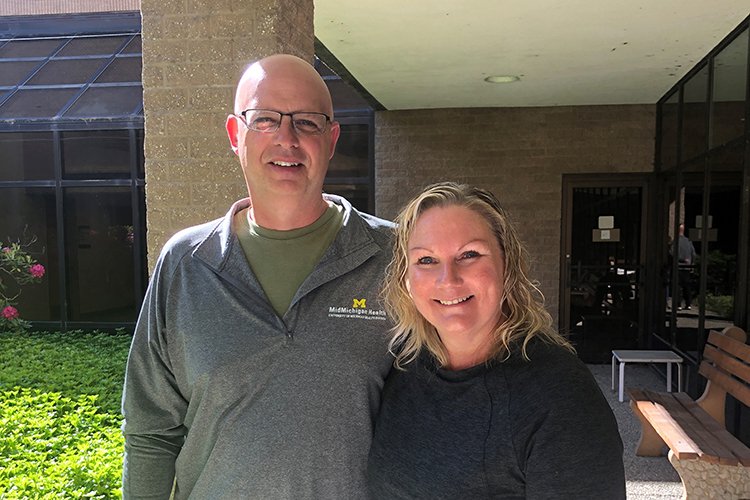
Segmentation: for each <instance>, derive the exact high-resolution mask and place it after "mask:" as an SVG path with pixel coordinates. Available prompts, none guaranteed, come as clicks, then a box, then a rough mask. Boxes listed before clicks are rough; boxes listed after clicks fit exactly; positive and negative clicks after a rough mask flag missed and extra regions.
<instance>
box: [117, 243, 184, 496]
mask: <svg viewBox="0 0 750 500" xmlns="http://www.w3.org/2000/svg"><path fill="white" fill-rule="evenodd" d="M165 254H166V252H164V253H162V256H161V257H160V258H159V262H158V263H157V265H156V269H155V271H154V274H153V277H152V280H151V283H150V284H149V287H148V290H147V292H146V297H145V299H144V303H143V307H142V309H141V313H140V316H139V318H138V322H137V324H136V329H135V334H134V336H133V342H132V344H131V347H130V354H129V356H128V363H127V368H126V371H125V385H124V388H123V399H122V413H123V416H124V417H125V419H124V423H123V426H122V429H123V435H124V437H125V457H124V466H123V476H122V483H123V484H122V493H123V499H124V500H131V499H147V498H148V499H151V498H153V499H157V498H158V499H166V498H169V496H170V492H171V491H172V485H173V482H174V470H175V460H176V458H177V455H178V454H179V452H180V449H181V447H182V444H183V442H184V438H185V425H184V419H185V413H186V410H187V401H186V399H185V398H184V397H183V395H182V394H181V392H180V391H179V389H178V386H177V382H176V380H175V377H174V372H173V367H172V360H171V359H170V356H169V344H168V331H167V325H166V321H165V314H164V307H165V302H166V300H167V297H168V292H169V290H168V288H169V287H168V280H167V277H166V276H165V274H167V272H166V266H165V264H164V256H165Z"/></svg>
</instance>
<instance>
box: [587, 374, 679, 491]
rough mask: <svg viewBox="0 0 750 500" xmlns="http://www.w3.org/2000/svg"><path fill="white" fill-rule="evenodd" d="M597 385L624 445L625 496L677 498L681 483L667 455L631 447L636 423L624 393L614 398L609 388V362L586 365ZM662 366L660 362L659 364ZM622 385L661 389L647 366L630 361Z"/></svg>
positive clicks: (637, 435) (637, 432)
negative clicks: (651, 454) (653, 454)
mask: <svg viewBox="0 0 750 500" xmlns="http://www.w3.org/2000/svg"><path fill="white" fill-rule="evenodd" d="M588 366H589V369H590V370H591V372H592V373H593V374H594V377H595V378H596V380H597V382H598V383H599V386H600V387H601V389H602V392H603V393H604V396H605V397H606V398H607V401H608V402H609V405H610V406H611V407H612V411H613V412H614V414H615V418H616V419H617V424H618V425H619V428H620V436H621V437H622V443H623V445H624V447H625V454H624V457H623V458H624V462H625V479H626V480H627V494H628V499H633V500H647V499H649V500H650V499H655V500H661V499H675V500H677V499H680V498H682V483H681V482H680V477H679V476H678V475H677V472H675V470H674V468H673V467H672V465H671V464H670V463H669V461H668V460H667V457H666V456H664V457H637V456H636V455H635V447H636V445H637V444H638V439H639V438H640V435H641V434H640V433H641V431H640V423H639V422H638V419H637V418H636V417H635V415H633V411H632V410H631V408H630V403H629V402H628V398H627V395H626V396H625V401H624V402H622V403H620V402H619V401H617V394H616V393H615V391H612V388H611V387H612V386H611V377H612V369H611V366H610V365H608V364H607V365H588ZM659 367H660V368H663V365H659ZM625 385H626V388H628V387H642V388H646V389H653V390H656V391H663V390H664V378H663V376H662V377H661V378H660V377H659V374H658V373H657V372H656V371H655V370H654V369H653V368H651V367H650V366H648V365H639V364H632V365H628V367H627V376H626V378H625Z"/></svg>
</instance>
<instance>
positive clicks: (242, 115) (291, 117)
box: [234, 108, 333, 135]
mask: <svg viewBox="0 0 750 500" xmlns="http://www.w3.org/2000/svg"><path fill="white" fill-rule="evenodd" d="M249 111H270V112H271V113H278V114H279V115H280V118H279V124H278V126H277V127H276V128H275V129H273V130H257V129H254V128H252V127H251V126H250V125H249V124H248V123H247V116H246V114H247V113H248V112H249ZM294 115H320V116H323V117H324V118H325V119H326V124H325V127H324V128H323V129H322V130H321V131H320V132H312V133H310V132H302V131H300V130H298V129H297V126H296V125H295V124H294ZM234 116H236V117H237V118H239V119H240V121H241V122H242V123H243V124H244V125H245V128H247V129H248V130H252V131H253V132H258V133H260V134H273V133H275V132H277V131H278V130H279V129H280V128H281V122H282V121H283V120H284V117H285V116H288V117H289V120H290V121H291V124H292V129H294V131H295V132H296V133H298V134H302V135H322V134H324V133H325V131H326V130H327V129H328V128H329V126H330V124H332V123H333V119H332V118H331V117H330V116H328V115H327V114H326V113H321V112H319V111H294V112H292V113H282V112H281V111H276V110H275V109H266V108H248V109H246V110H244V111H240V113H239V114H235V115H234Z"/></svg>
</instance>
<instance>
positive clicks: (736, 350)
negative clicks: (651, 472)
mask: <svg viewBox="0 0 750 500" xmlns="http://www.w3.org/2000/svg"><path fill="white" fill-rule="evenodd" d="M746 340H747V334H746V333H745V332H744V330H742V329H741V328H738V327H736V326H730V327H727V328H725V329H724V330H723V331H722V332H721V333H719V332H715V331H712V332H710V334H709V337H708V342H707V343H706V347H705V349H704V351H703V361H702V362H701V365H700V369H699V373H700V374H701V375H703V376H704V377H706V379H708V383H707V385H706V390H705V391H704V392H703V395H702V396H701V397H700V398H699V399H698V400H697V401H693V399H692V398H690V396H688V395H687V394H685V393H682V392H680V393H666V392H653V391H647V390H639V389H630V390H628V395H629V396H630V406H631V407H632V408H633V411H634V412H635V414H636V416H637V417H638V418H639V419H640V421H641V440H640V442H639V443H638V448H637V450H636V455H639V456H659V455H662V454H663V452H664V449H665V446H667V447H669V453H668V456H669V461H670V463H671V464H672V465H673V466H674V468H675V469H676V470H677V473H678V474H679V475H680V479H681V480H682V485H683V486H684V488H685V491H684V498H750V448H748V447H747V446H745V445H744V444H743V443H742V442H741V441H739V440H738V439H737V438H736V437H734V436H733V435H732V434H730V433H729V432H728V431H727V430H726V424H725V421H724V413H725V405H726V396H727V394H731V395H732V396H734V398H736V399H737V400H738V401H740V402H741V403H743V404H744V405H747V406H750V346H748V345H746V344H745V342H746Z"/></svg>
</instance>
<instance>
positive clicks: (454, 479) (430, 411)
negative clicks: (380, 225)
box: [368, 183, 625, 499]
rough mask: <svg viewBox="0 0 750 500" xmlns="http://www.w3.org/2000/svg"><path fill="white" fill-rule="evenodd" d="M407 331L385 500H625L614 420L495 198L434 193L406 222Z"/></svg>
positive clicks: (387, 394)
mask: <svg viewBox="0 0 750 500" xmlns="http://www.w3.org/2000/svg"><path fill="white" fill-rule="evenodd" d="M397 222H398V229H397V230H396V231H397V233H396V242H395V249H394V256H393V260H392V261H391V263H390V265H389V267H388V271H387V278H386V285H385V290H384V294H385V300H386V304H387V308H388V309H389V313H390V314H391V315H392V316H393V317H394V318H395V321H396V326H395V328H394V335H393V338H392V340H391V350H392V352H394V354H395V356H396V360H395V363H394V364H395V366H396V369H394V370H392V371H391V374H390V375H389V377H388V380H387V381H386V384H385V387H384V390H383V401H382V406H381V410H380V414H379V416H378V421H377V423H376V428H375V435H374V439H373V445H372V449H371V451H370V463H369V467H368V481H369V486H370V493H371V495H372V496H373V497H374V498H389V499H391V498H431V499H432V498H467V499H468V498H472V499H473V498H564V499H567V498H575V499H580V498H606V499H613V498H615V499H616V498H625V479H624V471H623V462H622V442H621V440H620V435H619V433H618V430H617V423H616V422H615V419H614V416H613V414H612V411H611V410H610V408H609V406H608V404H607V402H606V400H605V399H604V397H603V395H602V394H601V391H600V390H599V388H598V386H597V385H596V382H595V381H594V379H593V377H592V376H591V373H590V372H589V371H588V369H587V368H586V366H585V365H584V364H583V363H581V362H580V360H579V359H578V358H577V357H576V356H575V354H574V351H573V348H572V347H571V346H570V344H569V343H568V342H567V341H566V340H565V339H564V338H563V337H562V336H560V335H559V334H558V333H556V332H555V331H553V329H552V326H551V325H552V319H551V317H550V315H549V314H548V313H547V312H546V311H545V309H544V306H543V302H542V297H541V293H540V292H539V291H538V289H537V288H536V286H534V284H533V283H532V282H531V281H530V280H529V278H528V277H527V258H526V255H525V250H524V249H523V247H522V245H521V242H520V241H519V238H518V236H517V234H516V231H515V229H514V228H513V226H512V225H511V224H510V221H509V220H508V216H507V215H506V213H505V211H504V210H503V209H502V208H501V207H500V205H499V203H498V201H497V200H496V199H495V197H494V196H493V195H492V194H490V193H489V192H487V191H484V190H482V189H478V188H473V187H470V186H466V185H459V184H454V183H442V184H435V185H433V186H430V187H428V188H427V189H426V190H425V191H424V192H423V193H422V194H420V195H418V196H417V197H416V198H414V199H413V200H412V201H411V202H409V203H408V204H407V206H406V207H405V208H404V209H403V211H402V212H401V214H400V215H399V216H398V218H397Z"/></svg>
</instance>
